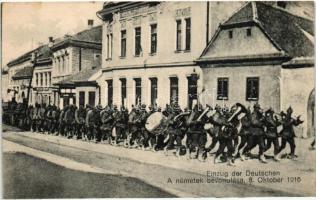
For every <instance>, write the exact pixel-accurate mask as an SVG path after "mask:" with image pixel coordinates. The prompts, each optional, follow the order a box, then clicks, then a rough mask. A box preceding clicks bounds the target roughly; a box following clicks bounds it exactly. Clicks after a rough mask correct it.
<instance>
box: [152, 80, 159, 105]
mask: <svg viewBox="0 0 316 200" xmlns="http://www.w3.org/2000/svg"><path fill="white" fill-rule="evenodd" d="M150 82H151V87H150V97H151V98H150V100H151V101H150V102H151V106H156V103H157V96H158V95H157V94H158V84H157V82H158V80H157V78H150Z"/></svg>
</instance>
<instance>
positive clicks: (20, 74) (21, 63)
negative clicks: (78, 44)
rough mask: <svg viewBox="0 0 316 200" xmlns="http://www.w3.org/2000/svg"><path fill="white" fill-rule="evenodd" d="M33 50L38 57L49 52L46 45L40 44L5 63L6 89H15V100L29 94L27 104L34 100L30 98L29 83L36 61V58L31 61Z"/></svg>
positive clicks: (20, 99) (21, 99)
mask: <svg viewBox="0 0 316 200" xmlns="http://www.w3.org/2000/svg"><path fill="white" fill-rule="evenodd" d="M35 52H36V55H37V56H38V57H39V58H40V57H42V56H44V55H46V54H47V52H49V48H48V46H47V45H42V46H40V47H38V48H36V49H33V50H32V51H29V52H27V53H25V54H23V55H22V56H20V57H18V58H16V59H14V60H12V61H10V62H9V63H8V64H7V67H8V79H9V83H8V89H11V90H13V91H15V93H16V100H17V101H18V102H22V101H23V100H24V99H26V98H27V95H29V104H33V103H35V100H34V99H33V98H32V96H33V95H32V85H30V81H31V79H32V74H33V68H34V63H36V62H37V59H36V62H32V56H34V55H35ZM30 86H31V87H30ZM29 88H30V89H29ZM28 93H29V94H28Z"/></svg>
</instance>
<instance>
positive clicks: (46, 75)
mask: <svg viewBox="0 0 316 200" xmlns="http://www.w3.org/2000/svg"><path fill="white" fill-rule="evenodd" d="M44 75H45V86H48V73H47V72H45V74H44Z"/></svg>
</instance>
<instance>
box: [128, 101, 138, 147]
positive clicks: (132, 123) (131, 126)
mask: <svg viewBox="0 0 316 200" xmlns="http://www.w3.org/2000/svg"><path fill="white" fill-rule="evenodd" d="M138 116H139V110H138V108H136V107H134V105H132V110H131V112H130V113H129V115H128V123H127V124H128V136H127V141H126V142H127V143H128V147H129V148H131V147H132V145H133V146H134V147H135V146H136V145H137V144H136V141H135V140H136V138H137V130H138V128H137V125H136V119H137V117H138Z"/></svg>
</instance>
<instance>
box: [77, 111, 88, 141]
mask: <svg viewBox="0 0 316 200" xmlns="http://www.w3.org/2000/svg"><path fill="white" fill-rule="evenodd" d="M75 119H76V136H77V139H82V138H83V134H84V124H85V119H86V111H85V109H84V107H83V105H80V106H79V108H78V109H76V111H75Z"/></svg>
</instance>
